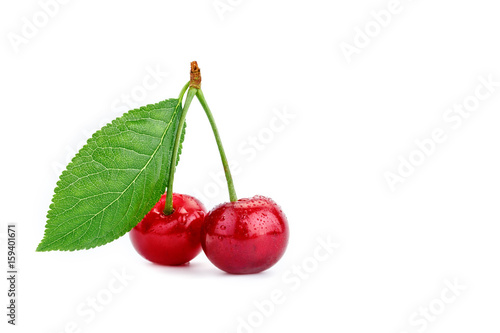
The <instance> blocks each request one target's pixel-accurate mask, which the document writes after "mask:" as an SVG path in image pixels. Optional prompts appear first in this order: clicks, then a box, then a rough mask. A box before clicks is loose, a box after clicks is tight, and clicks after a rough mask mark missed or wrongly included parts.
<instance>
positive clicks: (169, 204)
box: [163, 83, 198, 215]
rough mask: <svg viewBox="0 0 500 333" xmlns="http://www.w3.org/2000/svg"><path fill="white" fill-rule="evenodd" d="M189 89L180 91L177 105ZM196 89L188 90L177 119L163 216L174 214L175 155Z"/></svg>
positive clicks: (185, 87)
mask: <svg viewBox="0 0 500 333" xmlns="http://www.w3.org/2000/svg"><path fill="white" fill-rule="evenodd" d="M188 87H189V83H188V84H187V85H186V86H184V88H182V89H183V91H181V94H180V99H179V103H182V96H183V95H184V92H185V91H186V89H187V88H188ZM197 91H198V89H196V88H192V87H191V88H189V90H188V93H187V97H186V103H185V104H184V107H183V108H182V114H181V118H180V119H179V127H177V132H176V133H175V141H174V150H173V152H172V160H171V161H170V174H169V176H168V184H167V197H166V199H165V208H164V209H163V214H165V215H170V214H172V213H173V212H174V203H173V196H174V192H173V185H174V174H175V166H176V164H177V154H178V152H179V146H180V142H181V135H182V129H183V128H184V122H185V121H186V114H187V112H188V110H189V106H190V105H191V101H192V100H193V98H194V96H195V95H196V93H197Z"/></svg>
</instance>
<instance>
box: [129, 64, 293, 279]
mask: <svg viewBox="0 0 500 333" xmlns="http://www.w3.org/2000/svg"><path fill="white" fill-rule="evenodd" d="M200 85H201V75H200V70H199V68H198V64H197V63H196V62H192V63H191V80H190V82H189V83H188V84H186V86H185V87H184V88H183V90H182V91H181V94H180V95H179V100H180V101H181V100H182V97H183V96H184V93H185V92H186V90H187V89H188V88H189V91H188V93H187V98H186V102H185V105H184V108H183V112H182V115H181V120H180V123H179V127H178V128H179V130H178V131H177V133H176V140H175V144H174V149H173V156H174V158H173V159H172V161H171V165H170V176H169V182H168V185H167V189H168V191H167V194H166V195H163V196H162V197H161V199H160V201H159V202H158V203H157V204H156V205H155V206H154V207H153V208H152V209H151V211H150V212H149V213H148V214H146V216H145V217H144V218H143V220H142V221H141V222H140V223H139V224H138V225H137V226H135V227H134V228H133V229H132V230H131V231H130V238H131V240H132V244H133V245H134V247H135V249H136V250H137V252H139V254H141V255H142V256H143V257H144V258H146V259H148V260H149V261H152V262H154V263H157V264H161V265H182V264H185V263H187V262H189V261H190V260H192V259H193V258H194V257H196V256H197V255H198V254H199V253H200V252H201V250H202V249H203V251H204V252H205V254H206V255H207V257H208V259H209V260H210V261H211V262H212V263H213V264H214V265H215V266H217V267H218V268H220V269H221V270H223V271H226V272H228V273H232V274H251V273H258V272H262V271H263V270H266V269H268V268H269V267H271V266H273V265H274V264H275V263H276V262H277V261H278V260H279V259H280V258H281V257H282V256H283V253H284V252H285V249H286V246H287V243H288V235H289V231H288V222H287V219H286V217H285V215H284V214H283V212H282V211H281V209H280V207H279V206H278V205H277V204H276V203H275V202H274V201H273V200H271V199H269V198H266V197H263V196H255V197H253V198H250V199H240V200H238V199H237V197H236V192H235V190H234V185H233V180H232V177H231V173H230V170H229V165H228V163H227V158H226V155H225V153H224V149H223V147H222V142H221V140H220V137H219V133H218V130H217V127H216V125H215V121H214V119H213V116H212V113H211V111H210V109H209V108H208V105H207V103H206V100H205V97H204V96H203V93H202V91H201V86H200ZM195 96H196V97H197V98H198V100H199V101H200V103H201V105H202V106H203V108H204V110H205V113H206V114H207V117H208V119H209V121H210V124H211V126H212V129H213V132H214V136H215V139H216V141H217V145H218V148H219V152H220V155H221V160H222V164H223V166H224V172H225V175H226V180H227V184H228V190H229V198H230V202H227V203H223V204H221V205H219V206H217V207H215V208H214V209H213V210H211V211H210V212H208V213H207V210H206V209H205V207H204V206H203V204H202V203H201V202H200V201H199V200H197V199H196V198H194V197H191V196H188V195H184V194H177V193H173V192H172V185H173V178H174V172H175V167H176V162H177V161H176V158H175V156H177V153H178V149H179V145H180V139H181V132H182V128H183V125H184V121H185V117H186V113H187V110H188V109H189V106H190V104H191V101H192V100H193V98H194V97H195Z"/></svg>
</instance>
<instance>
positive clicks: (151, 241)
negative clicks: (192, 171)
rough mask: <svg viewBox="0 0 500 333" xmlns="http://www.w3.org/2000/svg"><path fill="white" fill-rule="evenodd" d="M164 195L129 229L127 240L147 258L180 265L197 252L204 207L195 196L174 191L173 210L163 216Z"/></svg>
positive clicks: (166, 263) (199, 250) (199, 246)
mask: <svg viewBox="0 0 500 333" xmlns="http://www.w3.org/2000/svg"><path fill="white" fill-rule="evenodd" d="M165 197H166V195H165V194H164V195H162V197H161V198H160V201H158V203H156V205H155V206H154V207H153V209H151V211H150V212H149V213H148V214H146V216H145V217H144V218H143V219H142V221H141V222H140V223H139V224H138V225H137V226H135V227H134V228H133V229H132V230H131V231H130V240H131V241H132V244H133V245H134V248H135V249H136V251H137V252H139V254H140V255H141V256H143V257H144V258H146V259H147V260H149V261H152V262H154V263H157V264H160V265H170V266H175V265H182V264H184V263H187V262H188V261H190V260H191V259H193V258H194V257H196V256H197V255H198V254H199V253H200V252H201V245H200V230H201V225H202V223H203V220H204V218H205V215H206V213H207V210H206V209H205V207H204V206H203V204H202V203H201V202H200V201H199V200H198V199H196V198H193V197H191V196H189V195H184V194H177V193H174V194H173V204H174V212H173V213H172V214H170V215H165V214H164V213H163V209H164V207H165Z"/></svg>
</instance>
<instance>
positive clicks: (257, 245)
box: [201, 196, 289, 274]
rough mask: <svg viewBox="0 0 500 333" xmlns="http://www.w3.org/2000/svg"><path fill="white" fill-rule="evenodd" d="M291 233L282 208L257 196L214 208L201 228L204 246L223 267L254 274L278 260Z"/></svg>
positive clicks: (269, 200)
mask: <svg viewBox="0 0 500 333" xmlns="http://www.w3.org/2000/svg"><path fill="white" fill-rule="evenodd" d="M288 235H289V229H288V222H287V219H286V217H285V214H283V212H282V211H281V209H280V207H279V206H278V205H277V204H276V203H275V202H274V201H273V200H271V199H269V198H266V197H263V196H255V197H253V198H251V199H240V200H238V201H235V202H226V203H223V204H221V205H219V206H217V207H216V208H214V209H213V210H212V211H210V212H209V213H208V214H207V216H206V217H205V222H204V223H203V226H202V228H201V246H202V248H203V251H204V252H205V254H206V255H207V257H208V259H209V260H210V261H211V262H212V263H213V264H214V265H215V266H217V267H218V268H220V269H221V270H223V271H226V272H228V273H232V274H252V273H259V272H262V271H264V270H266V269H268V268H269V267H271V266H273V265H274V264H275V263H276V262H278V260H279V259H280V258H281V257H282V256H283V254H284V253H285V249H286V246H287V244H288Z"/></svg>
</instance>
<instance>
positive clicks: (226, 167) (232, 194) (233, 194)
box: [196, 88, 238, 202]
mask: <svg viewBox="0 0 500 333" xmlns="http://www.w3.org/2000/svg"><path fill="white" fill-rule="evenodd" d="M196 97H198V100H199V101H200V104H201V106H202V107H203V110H205V113H206V114H207V117H208V121H209V122H210V125H211V126H212V131H213V132H214V136H215V141H217V147H218V148H219V153H220V158H221V161H222V166H223V167H224V174H225V175H226V181H227V188H228V190H229V200H231V202H236V201H238V197H237V196H236V191H235V190H234V183H233V177H232V176H231V171H230V170H229V164H228V163H227V158H226V153H225V152H224V147H223V146H222V141H221V139H220V136H219V130H218V129H217V125H216V124H215V120H214V116H213V115H212V112H210V108H209V107H208V104H207V101H206V100H205V96H203V92H202V91H201V88H200V89H198V91H197V92H196Z"/></svg>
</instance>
